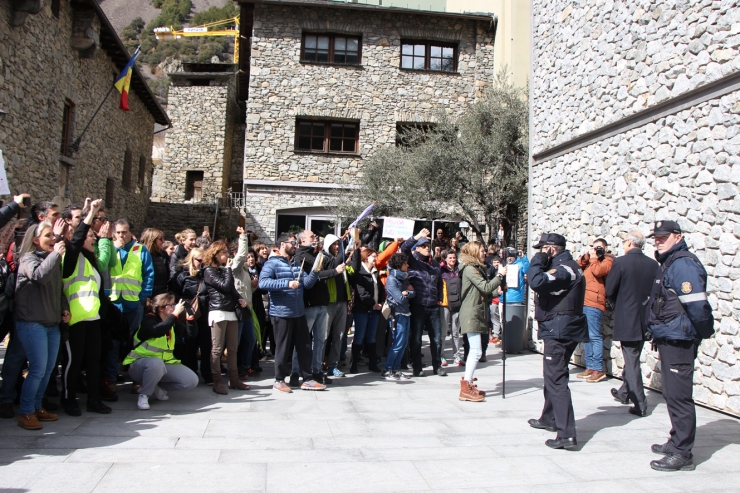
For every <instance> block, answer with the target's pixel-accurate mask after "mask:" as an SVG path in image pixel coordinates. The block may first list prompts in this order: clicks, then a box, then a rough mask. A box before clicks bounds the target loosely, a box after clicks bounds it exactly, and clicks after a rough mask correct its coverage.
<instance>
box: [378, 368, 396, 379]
mask: <svg viewBox="0 0 740 493" xmlns="http://www.w3.org/2000/svg"><path fill="white" fill-rule="evenodd" d="M393 377H394V374H393V372H392V371H391V370H383V371H382V372H381V374H380V378H382V379H383V380H395V379H394V378H393Z"/></svg>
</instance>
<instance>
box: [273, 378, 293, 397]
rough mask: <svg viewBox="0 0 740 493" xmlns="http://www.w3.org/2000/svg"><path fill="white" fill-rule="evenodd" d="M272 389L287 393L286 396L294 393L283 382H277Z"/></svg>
mask: <svg viewBox="0 0 740 493" xmlns="http://www.w3.org/2000/svg"><path fill="white" fill-rule="evenodd" d="M272 388H273V389H274V390H279V391H280V392H285V393H286V394H290V393H291V392H293V391H292V390H291V389H290V387H288V386H287V385H286V383H285V382H283V381H276V382H275V383H273V384H272Z"/></svg>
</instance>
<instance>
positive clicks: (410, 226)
mask: <svg viewBox="0 0 740 493" xmlns="http://www.w3.org/2000/svg"><path fill="white" fill-rule="evenodd" d="M411 236H414V220H413V219H402V218H400V217H384V218H383V238H393V239H395V238H409V237H411Z"/></svg>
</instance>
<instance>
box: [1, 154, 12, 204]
mask: <svg viewBox="0 0 740 493" xmlns="http://www.w3.org/2000/svg"><path fill="white" fill-rule="evenodd" d="M0 195H10V187H8V176H7V175H6V174H5V160H4V159H3V151H0Z"/></svg>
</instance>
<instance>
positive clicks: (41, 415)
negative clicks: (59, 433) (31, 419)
mask: <svg viewBox="0 0 740 493" xmlns="http://www.w3.org/2000/svg"><path fill="white" fill-rule="evenodd" d="M36 418H37V419H38V420H39V421H56V420H58V419H59V416H57V415H56V414H54V413H50V412H49V411H47V410H46V409H44V408H43V407H42V408H41V409H36Z"/></svg>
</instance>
